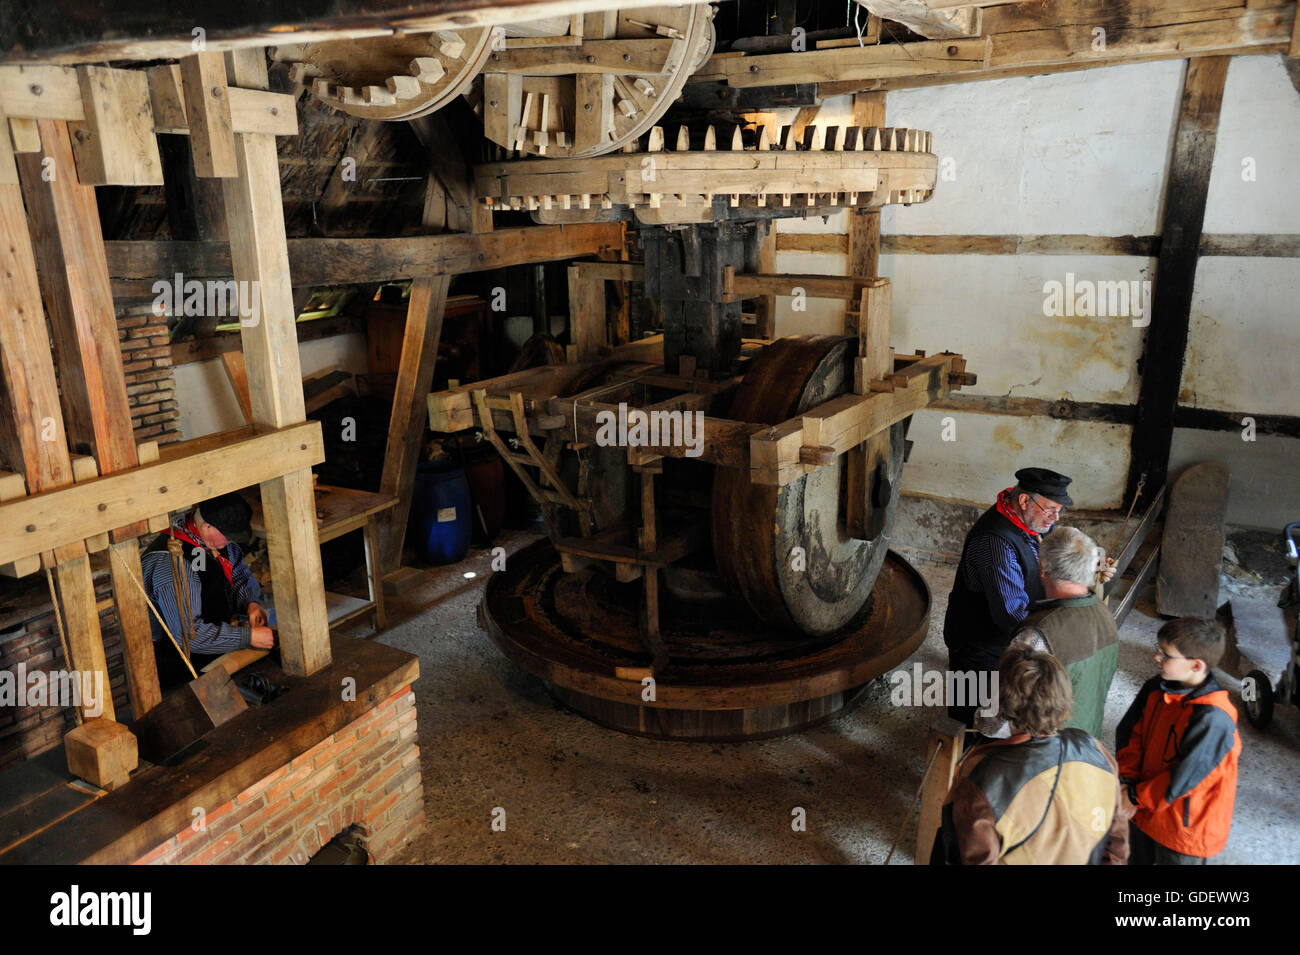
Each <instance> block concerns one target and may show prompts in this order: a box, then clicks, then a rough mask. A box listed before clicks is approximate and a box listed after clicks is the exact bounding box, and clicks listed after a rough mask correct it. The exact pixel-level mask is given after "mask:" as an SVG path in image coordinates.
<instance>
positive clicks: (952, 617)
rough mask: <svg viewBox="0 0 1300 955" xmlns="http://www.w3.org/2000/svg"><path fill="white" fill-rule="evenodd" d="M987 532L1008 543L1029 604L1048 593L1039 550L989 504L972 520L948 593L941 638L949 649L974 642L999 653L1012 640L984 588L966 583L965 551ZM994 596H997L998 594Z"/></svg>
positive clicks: (987, 534) (986, 534)
mask: <svg viewBox="0 0 1300 955" xmlns="http://www.w3.org/2000/svg"><path fill="white" fill-rule="evenodd" d="M986 536H992V537H1000V538H1001V539H1002V540H1004V541H1006V542H1007V543H1008V544H1010V545H1011V549H1012V550H1013V551H1014V552H1015V555H1016V561H1017V563H1019V565H1020V573H1021V577H1022V578H1023V579H1024V584H1025V592H1026V593H1027V594H1028V595H1029V602H1030V604H1031V605H1032V604H1033V603H1035V602H1036V601H1039V600H1042V599H1044V597H1046V596H1047V595H1046V594H1045V593H1043V583H1042V581H1041V580H1039V579H1038V554H1037V553H1035V551H1034V548H1033V546H1032V545H1031V544H1030V543H1029V541H1027V540H1026V539H1025V533H1024V531H1022V530H1021V529H1020V528H1018V527H1016V525H1015V524H1012V523H1011V521H1009V520H1007V518H1005V517H1003V516H1002V515H1001V514H999V513H998V509H997V506H996V505H994V506H993V507H990V508H989V509H988V510H987V511H985V512H984V513H983V514H982V515H981V516H980V519H979V520H977V521H976V522H975V526H974V527H972V528H971V529H970V533H968V534H967V535H966V543H965V544H963V545H962V549H961V562H960V563H959V564H958V565H957V579H956V580H955V581H953V585H952V593H951V594H949V596H948V612H947V614H946V615H945V616H944V619H943V642H944V643H945V644H947V645H948V649H950V650H952V649H955V648H957V647H961V646H971V645H973V646H978V647H983V648H986V649H988V650H990V651H995V652H999V653H1000V652H1001V651H1002V650H1003V649H1005V648H1006V645H1007V644H1008V643H1010V642H1011V636H1012V633H1013V632H1014V631H1012V630H1003V629H1002V628H1000V627H999V626H998V624H997V623H996V622H995V621H994V620H993V615H992V614H991V613H989V605H988V598H987V597H986V596H985V594H984V592H983V591H981V590H971V589H970V588H969V587H968V586H967V585H966V552H967V551H968V550H970V545H971V541H973V540H975V539H976V538H978V537H986ZM993 597H994V599H995V600H996V599H998V595H997V594H994V595H993ZM1016 629H1019V627H1018V626H1017V627H1016Z"/></svg>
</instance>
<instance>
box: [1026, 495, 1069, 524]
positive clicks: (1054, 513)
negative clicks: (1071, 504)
mask: <svg viewBox="0 0 1300 955" xmlns="http://www.w3.org/2000/svg"><path fill="white" fill-rule="evenodd" d="M1029 500H1030V502H1032V503H1033V505H1034V507H1036V508H1038V509H1039V510H1040V511H1042V512H1043V514H1044V515H1046V516H1047V517H1050V518H1051V519H1052V520H1056V519H1057V518H1058V517H1060V516H1061V512H1062V511H1063V510H1065V508H1063V507H1061V505H1059V504H1058V505H1057V506H1056V507H1052V508H1048V507H1043V505H1041V504H1039V503H1038V499H1037V498H1036V497H1034V495H1032V494H1031V495H1029Z"/></svg>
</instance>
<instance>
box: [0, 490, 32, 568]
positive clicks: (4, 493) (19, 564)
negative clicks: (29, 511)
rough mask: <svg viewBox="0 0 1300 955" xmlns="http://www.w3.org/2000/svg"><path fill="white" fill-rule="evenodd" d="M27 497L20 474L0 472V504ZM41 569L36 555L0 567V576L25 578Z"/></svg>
mask: <svg viewBox="0 0 1300 955" xmlns="http://www.w3.org/2000/svg"><path fill="white" fill-rule="evenodd" d="M26 496H27V482H26V481H25V480H24V479H23V476H22V475H21V474H14V473H13V472H12V471H0V504H2V503H4V502H5V501H12V500H13V499H14V498H18V497H26ZM40 569H41V559H40V558H39V557H37V556H36V555H32V556H31V557H24V558H23V559H22V560H20V561H16V562H14V563H9V564H5V565H4V566H0V574H4V575H5V576H6V577H26V576H27V575H28V574H34V573H36V572H37V571H38V570H40Z"/></svg>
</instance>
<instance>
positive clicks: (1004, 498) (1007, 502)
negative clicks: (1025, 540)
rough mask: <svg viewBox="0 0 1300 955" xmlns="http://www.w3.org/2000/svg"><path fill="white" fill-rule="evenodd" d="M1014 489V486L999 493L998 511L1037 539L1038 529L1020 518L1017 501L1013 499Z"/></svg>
mask: <svg viewBox="0 0 1300 955" xmlns="http://www.w3.org/2000/svg"><path fill="white" fill-rule="evenodd" d="M1014 490H1015V488H1014V487H1009V488H1006V489H1005V490H1003V491H1001V492H1000V493H999V494H998V504H997V507H998V513H999V514H1001V515H1002V516H1003V517H1005V518H1006V519H1007V520H1009V521H1010V522H1011V523H1012V524H1015V525H1016V527H1018V528H1020V529H1021V530H1022V531H1024V532H1025V533H1026V534H1029V535H1030V536H1031V537H1033V538H1035V539H1037V538H1038V531H1035V530H1031V529H1030V528H1029V527H1028V526H1026V524H1025V522H1024V521H1022V520H1021V519H1020V515H1019V514H1017V513H1016V509H1015V508H1016V502H1015V501H1013V500H1012V499H1011V492H1012V491H1014Z"/></svg>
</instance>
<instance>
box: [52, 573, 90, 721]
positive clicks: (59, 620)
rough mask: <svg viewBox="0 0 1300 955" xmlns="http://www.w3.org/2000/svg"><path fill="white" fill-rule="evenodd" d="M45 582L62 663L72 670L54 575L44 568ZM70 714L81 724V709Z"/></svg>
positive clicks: (76, 709)
mask: <svg viewBox="0 0 1300 955" xmlns="http://www.w3.org/2000/svg"><path fill="white" fill-rule="evenodd" d="M45 582H46V583H47V584H48V585H49V587H50V603H51V604H52V605H53V606H54V623H55V625H56V626H57V627H58V628H59V644H60V645H61V646H62V647H63V662H64V663H66V664H67V665H68V669H72V657H70V656H69V655H68V638H67V635H66V634H65V633H64V632H63V614H62V613H60V612H59V598H58V595H57V594H55V592H54V575H53V574H51V573H50V568H48V567H46V568H45ZM72 713H73V715H74V716H76V718H77V725H78V726H80V725H81V724H82V719H81V707H79V706H74V707H73V708H72Z"/></svg>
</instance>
